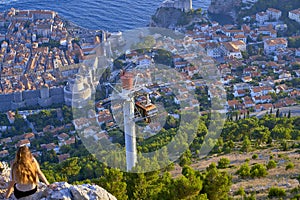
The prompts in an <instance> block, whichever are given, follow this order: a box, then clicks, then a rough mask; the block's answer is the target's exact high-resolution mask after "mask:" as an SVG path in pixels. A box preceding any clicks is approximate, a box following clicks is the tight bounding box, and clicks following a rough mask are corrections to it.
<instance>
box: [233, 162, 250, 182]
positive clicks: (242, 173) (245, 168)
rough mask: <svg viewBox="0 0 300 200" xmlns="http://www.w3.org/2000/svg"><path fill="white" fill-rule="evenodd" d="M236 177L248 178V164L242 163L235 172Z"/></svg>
mask: <svg viewBox="0 0 300 200" xmlns="http://www.w3.org/2000/svg"><path fill="white" fill-rule="evenodd" d="M236 174H237V175H239V176H240V177H241V178H248V177H249V176H250V167H249V165H248V163H247V162H246V163H244V164H242V165H241V167H240V168H239V169H238V170H237V172H236Z"/></svg>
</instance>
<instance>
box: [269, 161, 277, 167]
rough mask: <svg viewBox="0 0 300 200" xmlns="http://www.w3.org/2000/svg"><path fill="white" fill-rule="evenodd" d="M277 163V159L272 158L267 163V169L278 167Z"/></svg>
mask: <svg viewBox="0 0 300 200" xmlns="http://www.w3.org/2000/svg"><path fill="white" fill-rule="evenodd" d="M276 166H277V164H276V162H275V160H270V161H269V162H268V164H267V169H273V168H276Z"/></svg>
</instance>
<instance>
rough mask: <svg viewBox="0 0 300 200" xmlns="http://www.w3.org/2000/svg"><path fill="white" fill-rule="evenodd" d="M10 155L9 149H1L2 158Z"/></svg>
mask: <svg viewBox="0 0 300 200" xmlns="http://www.w3.org/2000/svg"><path fill="white" fill-rule="evenodd" d="M8 155H9V152H8V151H7V150H3V151H0V158H4V157H6V156H8Z"/></svg>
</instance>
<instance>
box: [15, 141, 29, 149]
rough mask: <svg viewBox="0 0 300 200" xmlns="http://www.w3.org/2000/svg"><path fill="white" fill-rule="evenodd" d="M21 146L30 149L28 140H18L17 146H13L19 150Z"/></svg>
mask: <svg viewBox="0 0 300 200" xmlns="http://www.w3.org/2000/svg"><path fill="white" fill-rule="evenodd" d="M21 146H28V147H30V141H29V140H28V139H24V140H20V141H19V142H18V143H17V144H15V147H16V148H19V147H21Z"/></svg>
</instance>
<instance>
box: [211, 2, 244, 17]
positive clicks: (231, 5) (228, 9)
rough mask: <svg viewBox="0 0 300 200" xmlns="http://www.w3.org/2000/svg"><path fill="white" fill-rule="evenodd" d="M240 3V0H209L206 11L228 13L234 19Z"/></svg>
mask: <svg viewBox="0 0 300 200" xmlns="http://www.w3.org/2000/svg"><path fill="white" fill-rule="evenodd" d="M241 4H242V0H226V1H224V0H211V4H210V6H209V8H208V12H209V13H210V14H222V15H229V16H231V17H232V18H233V19H235V18H236V15H237V13H238V10H239V8H240V7H241Z"/></svg>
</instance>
